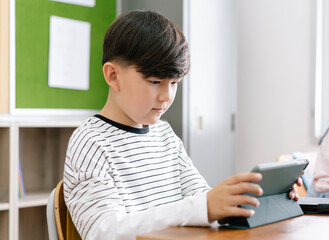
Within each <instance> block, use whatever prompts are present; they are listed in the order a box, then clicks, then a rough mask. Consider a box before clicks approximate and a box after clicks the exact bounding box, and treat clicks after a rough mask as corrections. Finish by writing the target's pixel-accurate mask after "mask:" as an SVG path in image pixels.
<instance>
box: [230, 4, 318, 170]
mask: <svg viewBox="0 0 329 240" xmlns="http://www.w3.org/2000/svg"><path fill="white" fill-rule="evenodd" d="M315 5H316V1H314V0H262V1H260V0H239V1H238V9H237V10H238V16H239V20H238V35H239V37H238V111H237V112H238V114H237V149H236V161H235V164H236V168H235V171H236V172H241V171H249V170H250V169H251V168H252V167H253V166H254V165H255V164H257V163H261V162H270V161H275V160H276V158H277V156H278V155H280V154H285V153H291V152H294V151H310V150H313V149H314V146H315V139H314V138H313V137H312V136H313V110H314V108H313V104H314V100H313V99H314V93H313V92H314V76H315V65H314V61H315V10H316V6H315Z"/></svg>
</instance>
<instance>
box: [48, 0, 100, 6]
mask: <svg viewBox="0 0 329 240" xmlns="http://www.w3.org/2000/svg"><path fill="white" fill-rule="evenodd" d="M51 1H54V2H62V3H69V4H75V5H81V6H85V7H95V5H96V0H51Z"/></svg>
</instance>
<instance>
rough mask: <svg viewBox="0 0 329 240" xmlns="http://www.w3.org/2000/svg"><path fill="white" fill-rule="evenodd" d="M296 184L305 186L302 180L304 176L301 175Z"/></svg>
mask: <svg viewBox="0 0 329 240" xmlns="http://www.w3.org/2000/svg"><path fill="white" fill-rule="evenodd" d="M296 184H297V186H298V187H301V186H303V180H302V178H300V177H299V178H298V180H297V182H296Z"/></svg>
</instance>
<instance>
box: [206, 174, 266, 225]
mask: <svg viewBox="0 0 329 240" xmlns="http://www.w3.org/2000/svg"><path fill="white" fill-rule="evenodd" d="M261 179H262V175H261V174H260V173H240V174H237V175H234V176H232V177H229V178H227V179H226V180H224V181H223V182H221V183H219V184H218V185H217V186H215V187H214V188H213V189H211V190H210V191H209V192H208V193H207V208H208V220H209V222H212V221H215V220H218V219H222V218H225V217H233V216H241V217H250V216H252V215H254V211H253V210H251V209H244V208H240V207H238V206H239V205H243V204H250V205H253V206H255V207H258V205H259V202H258V200H257V198H255V197H252V196H249V195H242V193H245V192H249V193H254V194H257V195H259V196H261V195H262V194H263V190H262V189H261V187H260V186H259V185H258V184H255V183H250V182H257V181H260V180H261Z"/></svg>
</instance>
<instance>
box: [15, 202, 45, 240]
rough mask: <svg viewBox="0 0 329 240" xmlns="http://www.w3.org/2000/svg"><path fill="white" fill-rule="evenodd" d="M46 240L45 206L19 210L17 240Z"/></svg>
mask: <svg viewBox="0 0 329 240" xmlns="http://www.w3.org/2000/svg"><path fill="white" fill-rule="evenodd" d="M24 239H33V240H39V239H40V240H44V239H48V229H47V216H46V206H42V207H31V208H21V209H19V240H24Z"/></svg>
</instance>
